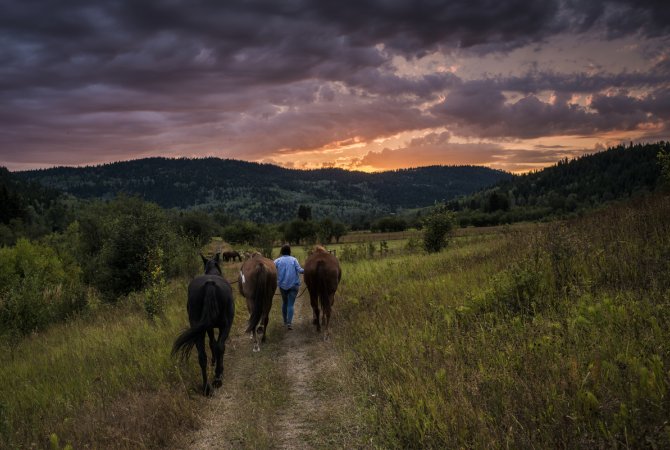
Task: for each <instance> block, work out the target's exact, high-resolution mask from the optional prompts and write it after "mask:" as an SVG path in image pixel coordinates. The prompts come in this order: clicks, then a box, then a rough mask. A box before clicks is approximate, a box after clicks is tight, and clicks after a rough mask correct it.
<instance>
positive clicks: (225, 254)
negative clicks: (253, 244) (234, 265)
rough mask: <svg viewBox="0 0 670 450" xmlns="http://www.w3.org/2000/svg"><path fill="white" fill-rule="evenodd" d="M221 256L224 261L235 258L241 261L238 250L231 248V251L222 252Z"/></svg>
mask: <svg viewBox="0 0 670 450" xmlns="http://www.w3.org/2000/svg"><path fill="white" fill-rule="evenodd" d="M221 256H222V257H223V260H224V261H225V262H228V261H235V259H237V260H238V261H240V262H241V261H242V255H240V252H238V251H235V250H231V251H227V252H223V253H222V254H221Z"/></svg>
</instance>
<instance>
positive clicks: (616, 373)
mask: <svg viewBox="0 0 670 450" xmlns="http://www.w3.org/2000/svg"><path fill="white" fill-rule="evenodd" d="M502 230H503V231H502V232H500V233H488V234H484V235H476V234H472V235H466V236H462V237H456V238H454V239H453V240H452V243H451V245H450V246H449V248H448V249H447V250H446V251H444V252H442V253H439V254H433V255H424V254H415V255H401V256H397V257H390V258H387V259H381V260H376V261H363V260H361V261H358V262H354V263H349V264H345V265H344V268H343V272H344V275H343V283H342V288H341V291H340V293H339V305H337V306H336V310H337V311H338V317H337V321H338V322H339V323H340V325H341V327H342V328H341V329H340V339H341V342H340V345H341V348H342V351H343V352H345V353H347V354H349V356H350V361H351V364H352V367H353V368H354V370H353V371H352V378H353V379H352V383H353V384H355V385H357V386H358V387H359V389H361V391H360V398H362V399H363V401H362V405H363V406H364V407H365V408H367V409H368V410H369V411H370V413H371V416H372V417H373V420H372V421H371V424H370V426H371V427H372V429H373V431H372V434H373V435H374V436H375V442H376V445H377V446H379V447H381V448H416V447H422V448H463V447H466V448H490V447H494V448H499V447H510V448H557V447H567V448H574V447H587V448H593V447H654V448H663V447H665V448H667V447H668V446H670V426H669V425H668V417H670V399H669V397H668V386H669V384H670V344H669V342H670V279H669V278H668V275H670V272H669V270H670V199H668V198H667V197H660V198H656V199H655V200H646V201H641V202H638V203H637V204H636V205H626V206H618V207H614V208H609V209H606V210H603V211H600V212H598V213H595V214H593V215H590V216H588V217H585V218H582V219H579V220H575V221H572V222H560V223H558V222H557V223H551V224H545V225H543V226H542V227H539V226H538V227H535V228H532V227H531V228H528V227H525V228H524V229H522V230H515V229H510V228H508V229H504V228H503V229H502ZM505 230H506V231H505Z"/></svg>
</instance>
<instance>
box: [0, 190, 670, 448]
mask: <svg viewBox="0 0 670 450" xmlns="http://www.w3.org/2000/svg"><path fill="white" fill-rule="evenodd" d="M407 241H408V239H405V240H402V239H396V240H392V241H391V240H389V241H387V242H388V245H389V250H388V252H387V253H386V254H385V255H383V256H380V255H379V252H377V251H375V253H374V255H373V257H372V258H370V257H369V255H367V256H363V255H359V256H360V257H358V258H353V259H352V260H350V261H347V260H344V261H343V262H342V265H343V279H342V284H341V287H340V290H339V292H338V295H337V299H336V304H335V308H334V313H335V316H334V318H333V329H332V333H333V334H332V336H333V339H332V340H331V341H330V342H327V343H324V342H323V341H322V340H321V339H320V337H319V336H318V335H317V334H316V333H315V331H314V330H313V327H312V326H311V325H310V317H311V311H310V309H309V307H308V305H307V303H308V297H307V293H305V294H304V295H303V296H302V297H301V298H299V299H298V302H297V313H296V319H295V322H296V327H295V330H293V331H292V332H289V331H286V330H284V329H283V328H282V327H281V326H279V323H280V321H281V320H280V318H279V317H280V313H279V309H280V307H281V302H280V300H279V297H276V303H275V306H274V307H273V312H272V318H271V322H270V326H269V334H268V342H267V344H266V345H265V346H264V347H263V350H262V351H261V352H260V353H258V354H254V353H252V352H251V342H250V341H249V339H248V336H245V335H244V334H243V333H242V330H243V328H244V324H245V321H246V318H247V312H246V307H245V305H244V304H243V302H242V301H241V298H240V296H239V295H238V294H237V286H233V288H234V291H235V295H236V304H237V314H236V319H235V323H234V325H233V331H232V333H231V338H230V340H229V342H228V346H227V352H226V356H225V358H224V363H225V374H224V386H223V387H222V388H221V389H219V390H218V391H217V392H216V394H215V396H214V397H213V398H211V399H206V398H203V397H202V396H201V395H200V394H199V384H200V379H199V378H200V376H199V370H198V368H197V362H196V358H195V356H191V360H190V361H189V363H188V364H185V365H180V364H179V363H177V361H176V360H174V359H172V358H171V357H170V356H169V352H170V347H171V344H172V341H173V339H174V337H175V336H176V334H177V333H178V331H179V330H180V329H181V328H182V327H183V326H185V324H186V313H185V308H184V303H185V298H186V296H185V286H186V282H185V281H174V282H172V283H171V284H170V285H169V292H168V293H167V296H166V299H165V300H166V302H167V305H166V309H165V314H164V315H163V316H162V317H159V318H158V319H156V320H155V321H154V322H151V321H149V320H147V318H146V316H145V314H144V311H143V310H142V308H141V306H140V305H141V299H140V298H139V297H138V296H137V295H131V296H130V297H129V298H128V299H127V300H125V301H124V302H122V304H121V305H117V306H114V307H106V306H102V305H101V306H98V307H97V308H95V309H93V310H91V311H90V312H89V313H88V314H86V315H84V316H81V317H79V318H75V319H73V320H70V321H69V322H67V323H65V324H62V325H54V326H52V327H50V328H49V329H48V330H46V331H44V332H41V333H38V334H34V335H32V336H29V337H28V338H25V339H23V340H22V341H20V342H19V343H18V344H17V345H15V346H9V345H4V347H3V349H2V350H3V351H2V356H1V357H0V435H1V439H0V447H2V448H31V447H34V448H43V447H45V446H47V445H48V439H49V435H50V434H51V433H56V434H57V435H58V437H59V438H60V442H61V443H65V442H72V443H73V444H74V445H75V448H81V447H93V448H164V447H170V448H222V447H227V446H228V447H234V448H362V447H367V448H407V447H412V448H416V447H423V448H454V447H457V448H460V447H466V448H472V447H480V448H481V447H511V448H529V447H534V448H556V447H569V448H574V447H590V448H593V447H596V448H598V447H616V446H618V447H646V446H650V447H654V446H655V447H658V448H663V447H668V446H670V427H669V426H668V423H667V418H668V417H670V397H669V396H668V388H669V387H670V346H669V345H668V343H669V342H670V280H669V279H668V277H667V274H668V273H669V271H670V199H668V198H667V197H657V198H655V199H651V200H648V201H644V202H638V204H636V205H623V206H619V207H616V208H610V209H607V210H603V211H600V212H598V213H596V214H594V215H591V216H588V217H585V218H583V219H580V220H577V221H572V222H562V223H550V224H544V225H542V226H533V225H523V226H519V227H499V228H492V229H483V230H475V229H467V230H466V231H465V232H463V233H456V234H455V236H454V237H453V239H452V240H451V243H450V245H449V247H448V248H447V249H446V250H445V251H443V252H441V253H439V254H432V255H427V254H425V253H422V252H420V251H417V250H413V251H412V250H410V249H408V248H407ZM370 243H371V244H372V245H373V246H379V245H380V244H379V242H374V241H371V242H364V243H361V244H340V245H339V246H329V248H333V247H334V248H335V249H336V250H337V252H338V256H340V255H342V252H345V250H344V248H345V247H346V246H349V248H350V249H354V248H358V247H359V246H360V248H365V246H367V245H369V244H370ZM216 245H218V243H216V242H215V243H213V246H216ZM376 248H378V247H376ZM206 250H209V249H206ZM293 250H294V252H293V253H294V255H295V256H297V257H298V259H299V260H300V261H301V262H304V256H305V253H304V252H305V248H303V247H302V246H299V247H294V248H293ZM275 252H277V249H275ZM238 267H239V263H227V264H224V269H225V274H226V277H227V278H228V279H231V280H235V279H236V273H237V270H238Z"/></svg>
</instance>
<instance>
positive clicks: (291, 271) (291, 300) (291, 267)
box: [275, 244, 305, 330]
mask: <svg viewBox="0 0 670 450" xmlns="http://www.w3.org/2000/svg"><path fill="white" fill-rule="evenodd" d="M279 253H280V256H279V258H277V259H275V266H277V284H278V285H279V292H281V299H282V305H281V313H282V316H283V317H284V325H286V328H288V329H289V330H292V329H293V326H292V325H291V322H292V321H293V305H294V304H295V298H296V296H297V295H298V288H299V287H300V274H301V273H304V272H305V270H304V269H303V268H302V267H300V263H299V262H298V260H297V259H295V258H294V257H293V256H291V246H290V245H288V244H284V245H282V247H281V250H280V251H279Z"/></svg>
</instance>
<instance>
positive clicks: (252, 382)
mask: <svg viewBox="0 0 670 450" xmlns="http://www.w3.org/2000/svg"><path fill="white" fill-rule="evenodd" d="M237 314H238V317H237V318H236V322H235V324H234V328H233V334H232V337H231V338H230V339H229V341H228V345H227V349H226V356H225V359H224V367H225V372H224V385H223V387H222V388H220V389H219V390H217V392H216V393H215V395H214V397H213V398H211V399H207V400H203V405H204V409H203V412H202V415H201V416H202V424H203V425H202V428H201V429H200V430H199V431H198V432H196V433H194V434H193V435H192V436H186V437H185V440H184V443H185V447H186V448H189V449H221V448H276V449H311V448H343V447H348V448H352V447H360V446H361V445H360V433H359V430H358V426H357V424H356V423H354V422H355V417H356V415H355V414H353V413H352V412H353V411H355V410H356V406H355V401H354V398H353V396H352V395H351V393H350V391H351V390H350V389H347V388H346V386H345V380H346V379H347V377H346V373H347V370H348V369H347V368H346V364H345V362H344V361H343V358H342V357H341V356H340V355H339V352H338V351H337V345H336V343H335V342H334V341H333V340H331V341H330V342H324V341H323V340H322V337H321V335H318V334H317V333H316V331H315V330H314V326H313V325H312V324H311V317H312V311H311V308H310V307H309V299H308V297H307V294H305V295H304V296H303V297H301V298H298V300H297V302H296V311H295V317H294V320H293V323H294V329H293V330H286V329H284V327H283V326H282V325H281V322H282V319H281V300H280V299H279V298H278V297H275V304H274V305H273V311H272V316H271V319H270V325H269V333H268V338H267V343H266V344H265V345H264V346H263V347H262V349H261V351H260V352H259V353H253V352H252V342H251V340H250V339H249V337H248V335H244V334H243V333H242V332H243V328H244V321H245V320H246V318H247V314H246V311H243V310H241V309H239V310H238V313H237ZM333 328H334V329H333V331H334V332H335V335H336V332H337V328H336V327H333Z"/></svg>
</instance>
